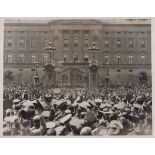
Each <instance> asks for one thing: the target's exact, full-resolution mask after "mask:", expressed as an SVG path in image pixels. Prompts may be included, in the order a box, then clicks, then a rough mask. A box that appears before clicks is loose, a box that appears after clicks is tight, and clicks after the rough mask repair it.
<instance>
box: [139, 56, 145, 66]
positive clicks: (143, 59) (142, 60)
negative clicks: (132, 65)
mask: <svg viewBox="0 0 155 155" xmlns="http://www.w3.org/2000/svg"><path fill="white" fill-rule="evenodd" d="M140 58H141V63H142V64H144V63H145V56H144V55H141V57H140Z"/></svg>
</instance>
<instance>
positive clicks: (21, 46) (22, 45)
mask: <svg viewBox="0 0 155 155" xmlns="http://www.w3.org/2000/svg"><path fill="white" fill-rule="evenodd" d="M24 47H25V40H24V39H20V40H19V48H24Z"/></svg>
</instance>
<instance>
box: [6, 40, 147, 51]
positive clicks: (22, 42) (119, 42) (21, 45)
mask: <svg viewBox="0 0 155 155" xmlns="http://www.w3.org/2000/svg"><path fill="white" fill-rule="evenodd" d="M95 42H96V43H98V40H96V41H95ZM110 43H111V42H110V40H105V41H104V47H106V48H108V47H110ZM83 44H84V46H86V47H88V45H89V39H88V38H86V39H84V43H83ZM122 44H123V43H122V40H121V39H117V40H116V42H115V45H116V47H117V48H120V47H122ZM47 45H48V40H47V39H44V42H43V46H44V47H45V46H47ZM78 45H79V40H78V38H75V39H74V46H75V47H78ZM139 45H140V48H146V40H145V39H141V40H140V42H139ZM68 46H69V39H64V47H68ZM134 46H135V42H134V39H128V47H129V48H134ZM18 47H19V48H21V49H24V48H25V39H19V41H18ZM7 48H13V39H12V38H10V39H8V40H7ZM31 48H37V40H36V39H32V40H31Z"/></svg>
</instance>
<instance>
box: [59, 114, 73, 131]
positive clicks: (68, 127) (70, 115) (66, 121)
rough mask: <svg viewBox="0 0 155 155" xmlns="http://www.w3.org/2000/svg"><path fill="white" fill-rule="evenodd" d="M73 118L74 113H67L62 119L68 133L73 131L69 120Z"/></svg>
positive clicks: (61, 122) (61, 121)
mask: <svg viewBox="0 0 155 155" xmlns="http://www.w3.org/2000/svg"><path fill="white" fill-rule="evenodd" d="M71 118H72V114H67V115H65V116H64V117H63V118H61V119H60V124H61V125H63V126H64V127H65V128H66V134H67V133H70V132H71V127H70V124H69V121H70V120H71Z"/></svg>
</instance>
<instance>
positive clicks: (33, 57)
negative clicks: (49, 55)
mask: <svg viewBox="0 0 155 155" xmlns="http://www.w3.org/2000/svg"><path fill="white" fill-rule="evenodd" d="M35 62H36V56H35V55H32V63H35Z"/></svg>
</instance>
